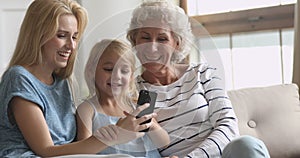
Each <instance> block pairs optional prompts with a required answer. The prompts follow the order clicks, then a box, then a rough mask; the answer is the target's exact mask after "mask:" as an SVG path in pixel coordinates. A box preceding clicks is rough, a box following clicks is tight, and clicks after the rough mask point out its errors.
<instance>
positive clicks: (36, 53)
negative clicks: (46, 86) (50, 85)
mask: <svg viewBox="0 0 300 158" xmlns="http://www.w3.org/2000/svg"><path fill="white" fill-rule="evenodd" d="M62 15H74V16H75V17H76V19H77V23H78V40H80V38H81V36H82V34H83V32H84V30H85V28H86V25H87V21H88V17H87V11H86V10H85V9H84V8H83V7H82V6H80V5H79V4H78V3H77V2H76V1H73V0H34V1H33V2H32V3H31V5H30V6H29V8H28V10H27V12H26V15H25V17H24V20H23V22H22V25H21V29H20V33H19V37H18V41H17V44H16V48H15V51H14V54H13V56H12V58H11V60H10V63H9V66H8V68H10V67H12V66H14V65H22V66H28V65H33V64H40V63H42V62H43V61H42V46H43V45H44V44H45V43H46V42H47V41H49V40H50V39H51V38H53V37H54V36H55V34H56V33H57V31H58V26H59V18H60V17H61V16H62ZM76 55H77V49H75V50H74V52H73V53H72V54H71V56H70V58H69V60H68V64H67V66H66V67H65V68H61V69H58V70H57V71H56V72H55V74H56V75H57V76H59V77H61V78H69V77H70V76H71V74H72V73H73V68H74V63H75V59H76Z"/></svg>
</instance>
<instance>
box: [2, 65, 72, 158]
mask: <svg viewBox="0 0 300 158" xmlns="http://www.w3.org/2000/svg"><path fill="white" fill-rule="evenodd" d="M16 96H17V97H21V98H23V99H26V100H29V101H31V102H33V103H35V104H36V105H37V106H39V107H40V109H41V110H42V112H43V114H44V117H45V120H46V122H47V125H48V128H49V132H50V134H51V137H52V140H53V142H54V144H55V145H60V144H66V143H70V142H72V141H73V140H74V139H75V136H76V120H75V115H74V106H73V101H72V95H71V91H70V89H69V84H68V81H67V80H66V79H60V78H58V77H56V76H55V75H54V83H53V84H52V85H46V84H44V83H42V82H41V81H40V80H38V79H37V78H36V77H35V76H33V75H32V74H31V73H30V72H29V71H27V70H26V69H25V68H24V67H22V66H13V67H11V68H10V69H8V70H7V71H6V72H5V73H4V75H3V76H2V80H1V83H0V157H35V156H36V155H35V154H34V153H33V152H32V151H31V149H30V148H29V146H28V145H27V143H26V141H25V139H24V138H23V136H22V134H21V132H20V130H19V129H18V127H17V125H16V123H15V122H13V123H11V122H10V121H9V118H8V106H9V102H10V101H11V99H12V98H13V97H16ZM18 106H22V105H18ZM36 128H39V127H36Z"/></svg>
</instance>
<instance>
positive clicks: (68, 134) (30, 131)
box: [0, 0, 106, 157]
mask: <svg viewBox="0 0 300 158" xmlns="http://www.w3.org/2000/svg"><path fill="white" fill-rule="evenodd" d="M86 24H87V12H86V10H85V9H84V8H83V7H81V6H80V5H79V4H78V3H77V2H75V1H72V0H35V1H33V2H32V3H31V4H30V6H29V8H28V10H27V12H26V15H25V18H24V20H23V23H22V26H21V30H20V34H19V37H18V42H17V45H16V48H15V51H14V54H13V56H12V58H11V60H10V64H9V66H8V69H7V70H6V72H5V73H4V75H3V76H2V80H1V83H0V102H1V103H0V157H38V156H40V157H50V156H60V155H69V154H86V153H88V154H93V153H97V152H99V151H101V150H103V149H104V148H105V146H106V144H104V143H103V142H101V141H99V140H98V139H97V138H96V137H94V136H90V137H88V138H87V139H85V140H82V141H78V142H73V141H74V140H75V137H76V118H75V113H74V112H75V109H74V107H75V106H74V101H73V98H72V91H71V86H70V85H71V84H72V82H71V75H72V73H73V67H74V61H75V58H76V54H77V46H78V42H79V40H80V38H81V36H82V34H83V32H84V29H85V27H86Z"/></svg>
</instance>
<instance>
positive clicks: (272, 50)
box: [187, 0, 295, 90]
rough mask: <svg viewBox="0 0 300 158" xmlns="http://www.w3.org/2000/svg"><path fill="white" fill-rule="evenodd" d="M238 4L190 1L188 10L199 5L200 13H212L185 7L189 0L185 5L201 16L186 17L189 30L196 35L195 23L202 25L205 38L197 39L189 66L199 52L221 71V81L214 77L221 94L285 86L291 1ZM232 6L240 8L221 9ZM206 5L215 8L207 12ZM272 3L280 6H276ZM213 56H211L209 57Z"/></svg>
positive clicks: (290, 43) (288, 69)
mask: <svg viewBox="0 0 300 158" xmlns="http://www.w3.org/2000/svg"><path fill="white" fill-rule="evenodd" d="M238 2H239V3H240V4H239V3H238ZM238 2H237V1H236V0H231V1H226V4H221V3H225V1H224V2H221V1H215V0H210V1H204V0H202V1H201V0H196V1H195V2H194V3H196V5H194V6H200V5H199V3H201V7H202V8H212V10H205V9H202V10H201V8H200V7H198V8H196V7H191V6H193V5H191V4H192V1H188V5H187V6H188V8H187V10H188V14H189V15H193V14H207V15H193V16H191V17H192V18H193V19H195V20H196V21H197V23H196V24H194V25H193V29H194V30H197V27H199V24H202V26H204V27H205V29H206V30H207V31H208V32H209V34H210V37H207V38H203V37H201V38H200V37H199V38H198V41H197V43H198V46H199V49H200V50H199V51H195V52H193V54H192V55H191V57H190V60H191V62H197V61H200V60H201V57H200V55H199V54H197V53H198V52H200V53H201V54H204V56H205V58H208V62H209V63H212V65H216V66H217V67H219V66H223V68H222V69H223V70H222V71H224V74H223V76H224V77H223V76H222V73H220V74H221V77H223V78H225V83H226V88H227V90H231V89H239V88H246V87H257V86H268V85H274V84H281V83H291V82H292V71H293V66H292V64H293V40H294V29H293V22H294V19H293V16H294V4H293V3H294V2H295V0H294V1H291V0H286V1H281V2H280V1H278V2H276V3H275V2H271V0H259V1H258V2H250V1H249V2H246V1H238ZM241 2H243V3H241ZM232 3H235V4H239V5H240V6H238V5H231V6H234V7H233V8H232V9H230V8H228V7H226V6H228V5H227V4H229V5H230V4H232ZM212 4H214V6H215V7H211V5H212ZM216 4H217V5H216ZM278 4H286V5H279V6H276V5H278ZM209 5H210V7H209ZM267 5H268V6H271V7H266V6H267ZM218 6H222V7H220V8H218ZM245 6H248V7H251V8H252V9H248V8H247V7H245ZM262 7H265V8H262ZM224 8H225V9H224ZM253 8H255V9H253ZM221 9H223V10H221ZM244 9H247V10H244ZM228 11H230V12H228ZM216 12H218V13H216ZM222 12H223V13H222ZM224 12H225V13H224ZM212 13H214V14H212ZM197 25H198V26H197ZM196 36H197V34H196ZM209 41H210V42H209ZM212 45H214V46H212ZM213 53H215V54H217V56H216V55H214V57H211V56H212V54H213ZM216 57H219V58H220V60H218V59H216ZM218 62H222V64H218Z"/></svg>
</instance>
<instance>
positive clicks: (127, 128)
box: [77, 39, 169, 158]
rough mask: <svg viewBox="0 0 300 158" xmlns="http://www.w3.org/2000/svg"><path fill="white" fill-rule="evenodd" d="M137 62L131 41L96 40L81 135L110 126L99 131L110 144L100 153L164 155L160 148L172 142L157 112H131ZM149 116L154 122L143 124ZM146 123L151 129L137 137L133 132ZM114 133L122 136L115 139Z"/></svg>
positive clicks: (81, 107) (79, 116) (80, 113)
mask: <svg viewBox="0 0 300 158" xmlns="http://www.w3.org/2000/svg"><path fill="white" fill-rule="evenodd" d="M135 63H136V61H135V56H134V54H133V53H132V51H131V47H130V46H129V45H128V44H127V43H125V42H123V41H121V40H108V39H105V40H102V41H100V42H99V43H96V44H95V46H94V47H93V49H92V51H91V54H90V57H89V59H88V61H87V64H86V68H85V79H86V81H87V85H88V87H89V92H90V96H89V97H88V98H87V99H86V100H85V101H84V102H83V103H82V104H80V105H79V107H78V108H77V120H78V121H77V122H78V132H77V138H78V140H82V139H86V138H88V137H90V136H91V135H92V133H94V134H95V130H96V132H97V129H99V128H100V127H103V126H104V127H105V128H106V129H107V130H106V131H102V133H101V134H99V133H98V134H95V135H97V136H99V137H98V138H99V139H100V140H101V141H102V142H106V143H107V144H108V145H109V147H108V148H107V149H105V150H102V151H101V152H100V153H99V154H116V153H124V154H129V155H132V156H135V157H153V158H156V157H160V155H159V153H158V150H157V148H162V147H163V146H166V145H167V144H168V143H169V136H168V135H167V133H166V131H165V130H163V129H162V128H161V127H160V126H159V124H158V123H157V122H156V121H155V119H154V118H152V117H154V116H155V114H149V115H145V116H144V117H141V118H138V119H137V118H135V117H133V116H131V115H129V114H132V112H133V111H134V110H135V109H136V100H137V90H136V87H135V79H134V72H135ZM145 106H147V105H145ZM124 111H125V113H124ZM136 114H137V113H136ZM136 114H134V115H136ZM149 118H150V119H151V118H152V121H151V122H150V123H147V124H144V125H141V123H143V122H144V121H145V120H147V119H149ZM145 127H147V128H150V130H149V132H147V133H146V134H145V135H144V136H143V137H140V138H137V139H133V138H134V137H131V136H130V135H131V133H135V132H139V131H141V130H143V129H145ZM116 129H117V130H119V131H118V132H120V134H118V133H116V132H115V130H116ZM122 129H123V130H122ZM122 133H123V134H122ZM105 135H107V136H105ZM110 135H118V137H116V138H115V139H114V138H110ZM105 137H106V138H105ZM107 137H108V138H107Z"/></svg>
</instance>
